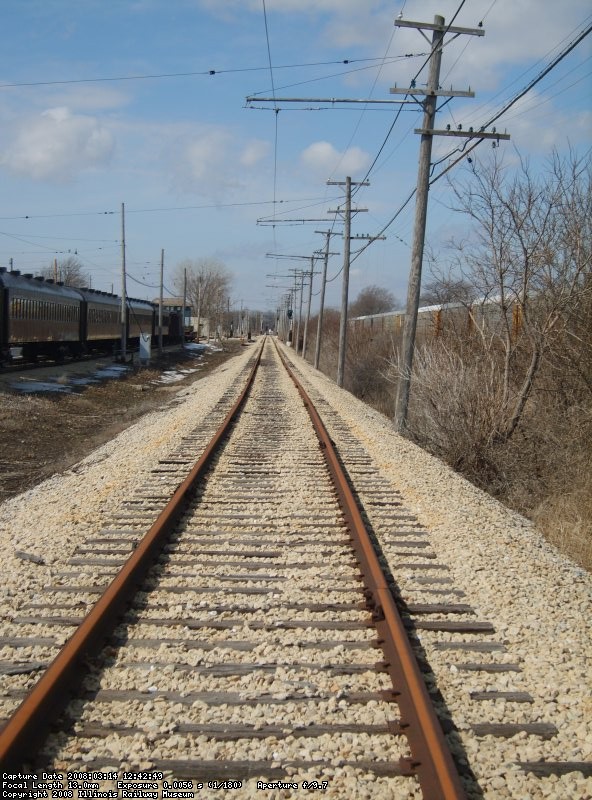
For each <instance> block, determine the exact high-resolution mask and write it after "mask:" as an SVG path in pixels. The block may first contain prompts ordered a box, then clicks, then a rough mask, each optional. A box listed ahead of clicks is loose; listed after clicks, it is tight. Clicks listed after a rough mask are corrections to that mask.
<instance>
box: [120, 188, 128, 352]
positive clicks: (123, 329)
mask: <svg viewBox="0 0 592 800" xmlns="http://www.w3.org/2000/svg"><path fill="white" fill-rule="evenodd" d="M126 307H127V298H126V291H125V203H122V204H121V360H122V362H123V363H124V364H125V362H126V359H127V325H126V321H127V320H126V317H127V313H126V311H127V308H126Z"/></svg>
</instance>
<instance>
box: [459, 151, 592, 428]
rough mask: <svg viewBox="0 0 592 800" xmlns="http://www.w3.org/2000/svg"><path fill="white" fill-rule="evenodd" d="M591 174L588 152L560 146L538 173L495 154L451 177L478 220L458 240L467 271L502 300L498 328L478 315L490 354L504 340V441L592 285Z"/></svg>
mask: <svg viewBox="0 0 592 800" xmlns="http://www.w3.org/2000/svg"><path fill="white" fill-rule="evenodd" d="M590 174H591V170H590V156H588V158H587V159H586V160H581V159H578V158H577V157H576V156H575V155H574V154H573V153H571V154H570V156H569V158H560V157H559V156H558V155H557V153H554V154H553V155H552V158H551V162H550V165H549V169H547V171H546V172H545V173H544V174H543V175H542V176H540V177H538V178H537V177H534V176H533V174H532V170H531V169H530V167H529V164H528V162H526V161H523V160H521V161H520V166H519V169H518V170H517V171H516V172H515V173H510V171H509V169H508V168H507V167H505V166H504V165H503V163H502V162H501V161H500V160H498V159H497V158H496V157H494V158H493V159H492V161H491V162H490V163H489V164H482V163H478V164H477V166H476V167H475V168H473V169H472V170H471V176H470V178H469V179H467V180H464V181H461V182H459V183H451V186H452V190H453V192H454V195H455V198H456V201H457V210H459V211H461V212H462V213H463V214H465V215H467V216H468V217H469V218H470V219H471V220H472V221H473V222H474V223H475V226H474V228H475V230H474V236H473V237H472V238H469V239H468V240H466V241H465V242H463V243H462V245H460V246H459V254H460V256H461V258H462V264H463V270H464V278H465V280H468V281H469V283H470V284H471V285H472V286H474V287H475V289H476V291H477V293H478V294H479V295H480V296H481V297H483V298H486V299H489V300H495V302H496V304H498V306H499V325H498V326H497V327H496V328H493V329H492V327H491V325H490V324H489V325H488V327H487V328H486V327H485V325H484V324H483V321H482V319H479V318H478V317H477V315H475V317H474V320H473V321H474V323H475V327H476V328H477V330H479V331H480V333H481V336H482V341H483V344H484V345H485V346H486V349H487V351H488V353H489V354H490V357H491V358H492V359H493V358H494V351H495V350H497V349H498V348H499V346H500V345H501V347H502V350H503V354H504V359H503V361H504V363H503V379H502V393H501V409H500V411H501V414H500V418H499V425H498V429H497V431H496V432H495V438H496V439H497V440H498V441H506V440H507V439H509V438H510V437H511V436H512V435H513V433H514V431H515V430H516V427H517V425H518V423H519V421H520V419H521V417H522V414H523V412H524V409H525V406H526V403H527V401H528V399H529V397H530V396H531V393H532V390H533V386H534V381H535V379H536V377H537V374H538V372H539V370H540V368H541V363H542V359H543V358H544V356H545V355H546V353H547V352H548V351H549V350H550V348H552V347H553V344H554V342H555V341H556V340H557V338H558V337H560V336H562V335H563V334H564V333H565V331H566V330H567V329H569V327H570V325H571V324H572V323H573V321H574V318H575V317H577V315H578V309H580V308H581V306H582V303H583V302H584V300H585V298H586V296H587V295H588V294H589V292H590V291H592V281H591V278H590V271H591V261H590V241H591V239H590V224H591V223H590V185H591V183H590Z"/></svg>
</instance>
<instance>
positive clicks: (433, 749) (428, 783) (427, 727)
mask: <svg viewBox="0 0 592 800" xmlns="http://www.w3.org/2000/svg"><path fill="white" fill-rule="evenodd" d="M276 348H277V350H278V353H279V355H280V357H281V359H282V361H283V363H284V366H285V367H286V369H287V371H288V374H289V375H290V377H291V379H292V381H293V382H294V384H295V386H296V388H297V389H298V391H299V392H300V395H301V397H302V400H303V402H304V405H305V407H306V409H307V411H308V414H309V416H310V418H311V421H312V424H313V426H314V428H315V431H316V434H317V437H318V439H319V445H320V447H321V449H322V450H323V453H324V456H325V460H326V462H327V466H328V469H329V472H330V473H331V475H332V477H333V480H334V484H335V489H336V492H337V497H338V500H339V503H340V506H341V510H342V513H343V515H344V517H345V521H346V524H347V527H348V530H349V533H350V537H351V540H352V545H353V547H354V550H355V552H356V556H357V558H358V561H359V565H360V569H361V572H362V575H363V578H364V582H365V585H366V589H367V592H366V597H367V601H368V603H369V606H370V608H371V609H372V616H373V622H374V625H375V627H376V630H377V631H378V635H379V637H380V639H379V641H380V645H381V647H382V650H383V653H384V655H385V662H384V667H385V668H386V670H387V672H388V673H389V675H390V677H391V680H392V682H393V686H394V687H395V693H394V694H395V699H396V702H397V704H398V706H399V709H400V712H401V728H402V729H403V732H404V734H405V736H406V737H407V740H408V742H409V747H410V750H411V760H410V762H406V763H403V762H405V760H404V759H402V764H401V765H402V766H403V768H407V770H408V772H410V773H414V774H416V775H417V779H418V780H419V783H420V786H421V788H422V791H423V795H424V797H425V798H428V799H429V800H466V793H465V791H464V788H463V786H462V783H461V781H460V776H459V774H458V770H457V768H456V765H455V763H454V761H453V759H452V755H451V752H450V749H449V747H448V745H447V743H446V740H445V738H444V733H443V731H442V727H441V725H440V722H439V720H438V717H437V715H436V712H435V710H434V706H433V703H432V702H431V700H430V696H429V694H428V691H427V689H426V685H425V681H424V679H423V677H422V674H421V672H420V669H419V666H418V664H417V660H416V658H415V655H414V653H413V650H412V648H411V644H410V642H409V637H408V636H407V632H406V630H405V626H404V625H403V621H402V619H401V616H400V614H399V611H398V609H397V606H396V603H395V601H394V598H393V595H392V593H391V590H390V589H389V587H388V584H387V580H386V577H385V575H384V572H383V570H382V568H381V566H380V563H379V561H378V556H377V554H376V551H375V549H374V546H373V544H372V541H371V539H370V536H369V534H368V531H367V529H366V525H365V523H364V520H363V519H362V516H361V513H360V509H359V506H358V503H357V501H356V499H355V497H354V495H353V493H352V491H351V488H350V486H349V482H348V479H347V475H346V473H345V471H344V469H343V467H342V465H341V463H340V461H339V457H338V454H337V452H336V450H335V447H334V445H333V442H332V440H331V438H330V436H329V434H328V432H327V429H326V428H325V425H324V423H323V421H322V419H321V417H320V416H319V414H318V412H317V410H316V408H315V407H314V404H313V402H312V401H311V399H310V397H309V396H308V394H307V393H306V391H305V389H304V387H303V386H302V384H301V383H300V381H299V380H298V378H297V377H296V375H295V374H294V372H293V370H292V369H291V368H290V366H289V364H288V361H287V358H286V357H285V356H284V354H283V353H282V352H281V351H280V349H279V347H278V346H277V344H276Z"/></svg>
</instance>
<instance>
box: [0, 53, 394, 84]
mask: <svg viewBox="0 0 592 800" xmlns="http://www.w3.org/2000/svg"><path fill="white" fill-rule="evenodd" d="M394 58H397V57H396V56H393V59H394ZM369 61H374V62H382V59H380V58H343V59H341V60H339V61H309V62H303V63H302V64H279V65H277V64H276V65H275V66H274V69H275V70H280V69H302V68H305V67H327V66H334V65H337V64H360V63H364V62H369ZM267 70H269V65H267V66H265V67H235V68H230V69H205V70H196V71H190V72H189V71H188V72H157V73H151V74H146V75H113V76H109V77H99V78H65V79H63V80H51V81H15V82H13V83H0V89H16V88H21V87H27V86H63V85H66V84H71V83H115V82H117V81H148V80H156V79H161V78H195V77H199V76H208V77H213V76H215V75H230V74H236V73H241V72H265V71H267Z"/></svg>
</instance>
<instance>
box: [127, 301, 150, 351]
mask: <svg viewBox="0 0 592 800" xmlns="http://www.w3.org/2000/svg"><path fill="white" fill-rule="evenodd" d="M156 314H157V312H156V309H155V308H154V304H153V303H150V302H148V300H135V299H134V298H133V297H128V298H127V338H128V340H129V339H131V340H137V341H139V340H140V336H153V335H154V330H155V324H156V322H155V320H156Z"/></svg>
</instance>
